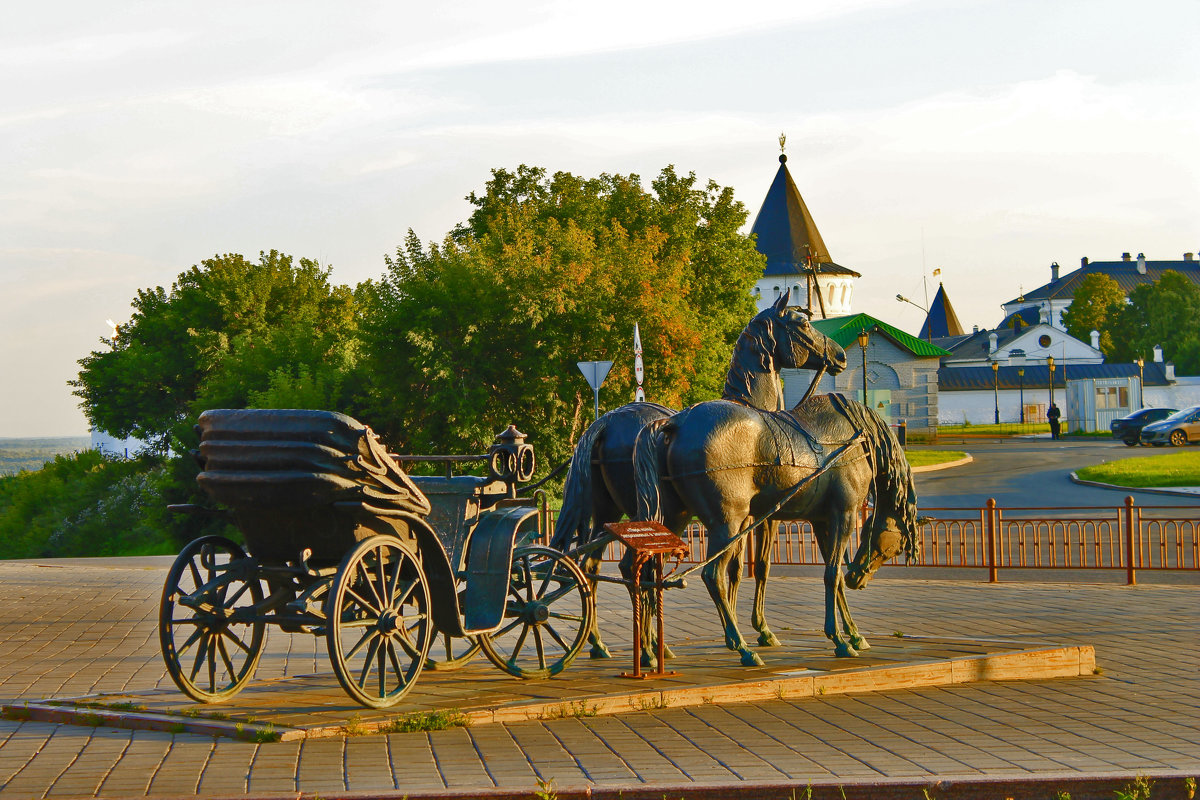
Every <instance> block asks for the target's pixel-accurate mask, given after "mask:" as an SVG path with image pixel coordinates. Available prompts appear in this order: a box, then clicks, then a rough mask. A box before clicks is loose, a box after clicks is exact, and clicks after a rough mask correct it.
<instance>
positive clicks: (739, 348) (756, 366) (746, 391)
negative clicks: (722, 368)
mask: <svg viewBox="0 0 1200 800" xmlns="http://www.w3.org/2000/svg"><path fill="white" fill-rule="evenodd" d="M771 319H772V318H771V317H769V316H766V315H764V314H761V313H760V314H758V315H757V316H755V317H754V318H753V319H752V320H750V323H749V324H748V325H747V326H746V328H745V330H743V331H742V332H741V333H740V334H739V335H738V338H737V341H736V342H735V343H734V345H733V356H732V358H731V359H730V363H729V374H728V375H727V376H726V377H725V387H724V389H722V390H721V397H722V398H724V399H725V400H736V401H738V402H741V403H744V404H746V405H752V403H750V402H749V401H750V396H751V391H750V387H751V385H752V383H753V379H754V376H756V375H761V374H762V373H764V372H770V371H772V370H773V369H774V366H775V365H774V363H773V362H772V356H771V354H772V352H773V351H774V349H775V341H774V337H773V336H772V333H771V322H770V320H771Z"/></svg>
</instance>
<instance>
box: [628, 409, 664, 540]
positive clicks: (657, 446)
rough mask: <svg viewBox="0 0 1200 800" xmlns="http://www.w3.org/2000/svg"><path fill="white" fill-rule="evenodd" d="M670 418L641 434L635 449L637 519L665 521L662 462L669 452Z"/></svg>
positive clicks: (662, 420)
mask: <svg viewBox="0 0 1200 800" xmlns="http://www.w3.org/2000/svg"><path fill="white" fill-rule="evenodd" d="M669 430H671V419H670V418H667V419H656V420H654V421H653V422H650V423H647V425H646V427H644V428H642V430H641V431H639V432H638V436H637V441H636V443H635V444H634V447H633V472H634V476H635V481H636V483H635V485H636V486H637V518H638V519H640V520H646V521H648V522H662V521H663V511H662V494H661V493H660V490H659V484H660V482H661V481H662V468H661V466H660V465H661V464H662V460H663V456H664V455H665V451H666V442H667V432H668V431H669Z"/></svg>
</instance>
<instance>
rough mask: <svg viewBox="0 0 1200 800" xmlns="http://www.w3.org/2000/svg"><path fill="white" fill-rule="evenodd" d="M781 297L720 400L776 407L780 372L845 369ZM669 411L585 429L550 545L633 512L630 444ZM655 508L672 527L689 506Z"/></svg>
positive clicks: (597, 648)
mask: <svg viewBox="0 0 1200 800" xmlns="http://www.w3.org/2000/svg"><path fill="white" fill-rule="evenodd" d="M789 299H790V292H784V293H783V294H782V295H780V297H779V299H778V300H777V301H776V302H775V303H774V304H773V305H771V306H769V307H768V308H766V309H764V310H763V311H761V312H759V313H758V314H757V315H755V317H754V318H753V319H752V320H751V321H750V323H749V324H748V325H747V326H746V329H745V330H744V331H742V333H741V335H740V336H739V337H738V340H737V342H736V343H735V344H734V348H733V357H732V359H731V361H730V366H729V374H728V376H727V377H726V379H725V387H724V390H723V392H722V397H723V398H724V399H725V400H727V401H729V402H731V403H737V404H741V405H745V406H751V407H754V408H762V409H768V410H771V411H774V410H778V409H781V408H782V407H783V391H782V387H781V386H780V382H779V370H780V369H786V368H803V369H813V370H817V371H818V375H817V376H816V378H814V380H813V385H815V384H816V382H817V381H818V380H819V379H820V373H823V372H824V371H825V370H828V371H829V372H830V373H831V374H834V375H836V374H838V373H840V372H841V371H842V370H844V369H845V368H846V354H845V352H844V351H843V350H842V348H841V347H840V346H839V345H838V344H837V343H836V342H834V341H833V340H832V339H829V338H827V337H826V336H824V335H823V334H821V333H820V332H818V331H817V330H816V329H815V328H813V327H812V325H811V324H810V322H809V317H810V314H809V312H808V311H807V310H805V309H799V308H794V307H789V306H788V301H789ZM810 391H811V389H810ZM675 413H676V412H675V411H674V410H673V409H670V408H667V407H666V406H661V405H658V404H657V403H645V402H643V403H629V404H628V405H624V406H621V407H620V408H616V409H614V410H612V411H609V412H608V413H606V414H604V415H603V416H602V417H600V419H598V420H597V421H596V422H594V423H593V424H592V425H591V427H589V428H588V429H587V431H586V432H585V433H584V435H583V436H582V437H581V438H580V440H579V444H578V445H576V447H575V452H574V454H573V455H572V457H571V464H570V471H569V472H568V473H567V479H566V483H565V484H564V486H563V503H562V509H561V510H560V511H559V514H558V521H557V524H556V525H555V533H554V539H553V541H552V542H551V543H552V544H553V546H554V547H557V548H559V549H561V550H564V551H565V550H567V549H568V548H569V547H571V546H572V545H573V544H575V543H583V544H586V543H588V542H591V541H595V540H596V539H597V538H598V537H599V536H601V535H602V534H603V527H604V525H605V523H608V522H616V521H618V520H620V519H621V517H622V516H628V517H630V518H631V519H632V518H633V515H634V513H635V512H636V511H637V493H636V490H635V479H634V466H633V458H634V444H635V441H636V439H637V436H638V434H639V433H640V432H641V431H642V429H643V428H644V427H646V425H648V424H649V423H651V422H655V421H659V420H664V419H667V418H669V417H670V416H671V415H673V414H675ZM662 513H663V515H664V518H665V519H667V520H669V523H668V524H669V525H670V526H671V527H672V528H673V529H678V530H682V529H683V527H684V526H686V524H687V522H688V520H689V519H690V517H691V512H690V511H688V510H687V509H686V508H685V507H684V506H683V505H681V504H679V503H673V502H672V500H671V498H668V499H667V501H666V502H665V503H664V504H663V506H662ZM601 556H602V553H601V551H600V550H599V549H597V550H594V551H592V552H589V553H587V554H586V555H584V556H583V557H582V565H583V567H584V571H585V572H587V573H589V574H592V575H594V574H596V572H597V571H598V570H599V568H600V563H601ZM626 566H628V565H626ZM589 638H590V641H591V645H592V646H591V651H590V653H591V656H592V657H593V658H605V657H607V656H608V648H607V647H606V646H605V644H604V642H603V641H602V640H601V638H600V634H599V631H598V630H595V631H593V632H592V634H591V635H590V637H589Z"/></svg>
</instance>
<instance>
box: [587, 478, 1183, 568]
mask: <svg viewBox="0 0 1200 800" xmlns="http://www.w3.org/2000/svg"><path fill="white" fill-rule="evenodd" d="M920 513H921V515H922V516H921V519H922V524H921V526H920V528H919V536H920V537H921V554H920V557H919V558H918V559H916V560H915V561H913V562H911V563H910V564H909V566H915V567H955V568H974V569H980V570H987V573H988V580H989V581H991V582H996V581H998V580H999V572H1000V570H1004V569H1039V570H1042V569H1045V570H1051V569H1089V570H1091V569H1097V570H1120V571H1124V572H1125V574H1126V583H1128V584H1130V585H1132V584H1136V583H1137V573H1138V571H1141V570H1155V571H1157V570H1200V508H1197V507H1196V506H1145V507H1143V506H1138V505H1136V504H1135V503H1134V500H1133V498H1132V497H1126V498H1125V503H1124V504H1123V505H1121V506H1086V507H1085V506H1080V507H1009V508H1001V507H999V506H997V505H996V502H995V500H988V502H987V505H985V506H984V507H983V508H922V509H921V510H920ZM684 539H685V540H686V541H687V542H688V544H689V546H690V548H691V553H690V555H689V557H688V559H689V560H688V562H687V563H697V562H699V561H702V560H703V559H704V557H705V553H706V551H707V548H706V544H707V542H706V537H705V531H704V527H703V526H702V525H700V524H699V523H692V524H691V525H689V526H688V527H687V530H686V531H685V533H684ZM857 546H858V544H857V541H855V542H853V543H852V544H851V547H852V548H854V547H857ZM619 548H620V545H619V544H616V543H613V544H610V545H609V547H608V550H607V551H606V552H605V559H606V560H607V559H615V558H619V557H620V555H621V553H620V549H619ZM752 551H753V548H746V550H745V556H744V558H745V561H746V562H747V568H748V569H749V568H751V566H752V561H753V552H752ZM771 561H772V563H773V564H779V565H790V566H820V565H823V564H824V563H825V562H824V559H823V558H822V557H821V551H820V548H819V547H818V545H817V541H816V537H815V536H814V535H813V530H812V526H811V525H810V524H809V523H808V522H803V521H789V522H780V523H778V524H777V525H776V526H775V538H774V541H773V542H772V545H771ZM888 563H889V564H904V563H905V562H904V558H903V556H899V557H897V558H895V559H893V560H892V561H890V562H888Z"/></svg>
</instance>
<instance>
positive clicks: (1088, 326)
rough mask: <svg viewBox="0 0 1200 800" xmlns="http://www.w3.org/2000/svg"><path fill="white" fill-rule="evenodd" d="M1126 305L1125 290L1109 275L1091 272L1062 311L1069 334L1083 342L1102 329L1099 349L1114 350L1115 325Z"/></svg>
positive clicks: (1108, 351) (1106, 351) (1109, 352)
mask: <svg viewBox="0 0 1200 800" xmlns="http://www.w3.org/2000/svg"><path fill="white" fill-rule="evenodd" d="M1124 307H1125V292H1124V291H1122V290H1121V285H1120V284H1118V283H1117V282H1116V281H1115V280H1113V279H1112V278H1110V277H1109V276H1108V275H1105V274H1103V273H1099V272H1097V273H1092V274H1091V275H1088V276H1087V277H1086V278H1084V279H1083V280H1082V281H1080V283H1079V288H1078V289H1076V290H1075V296H1074V298H1073V299H1072V300H1071V305H1070V307H1069V308H1067V310H1066V311H1064V312H1063V315H1062V321H1063V324H1064V325H1065V326H1066V328H1067V333H1069V334H1071V335H1072V336H1074V337H1075V338H1076V339H1079V340H1080V341H1084V342H1087V341H1090V340H1091V335H1092V331H1099V332H1100V350H1101V352H1103V353H1104V354H1105V355H1106V356H1111V355H1112V353H1113V348H1114V343H1113V337H1112V328H1113V325H1114V323H1115V321H1116V319H1117V317H1118V316H1119V315H1120V314H1121V312H1122V311H1123V309H1124Z"/></svg>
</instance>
